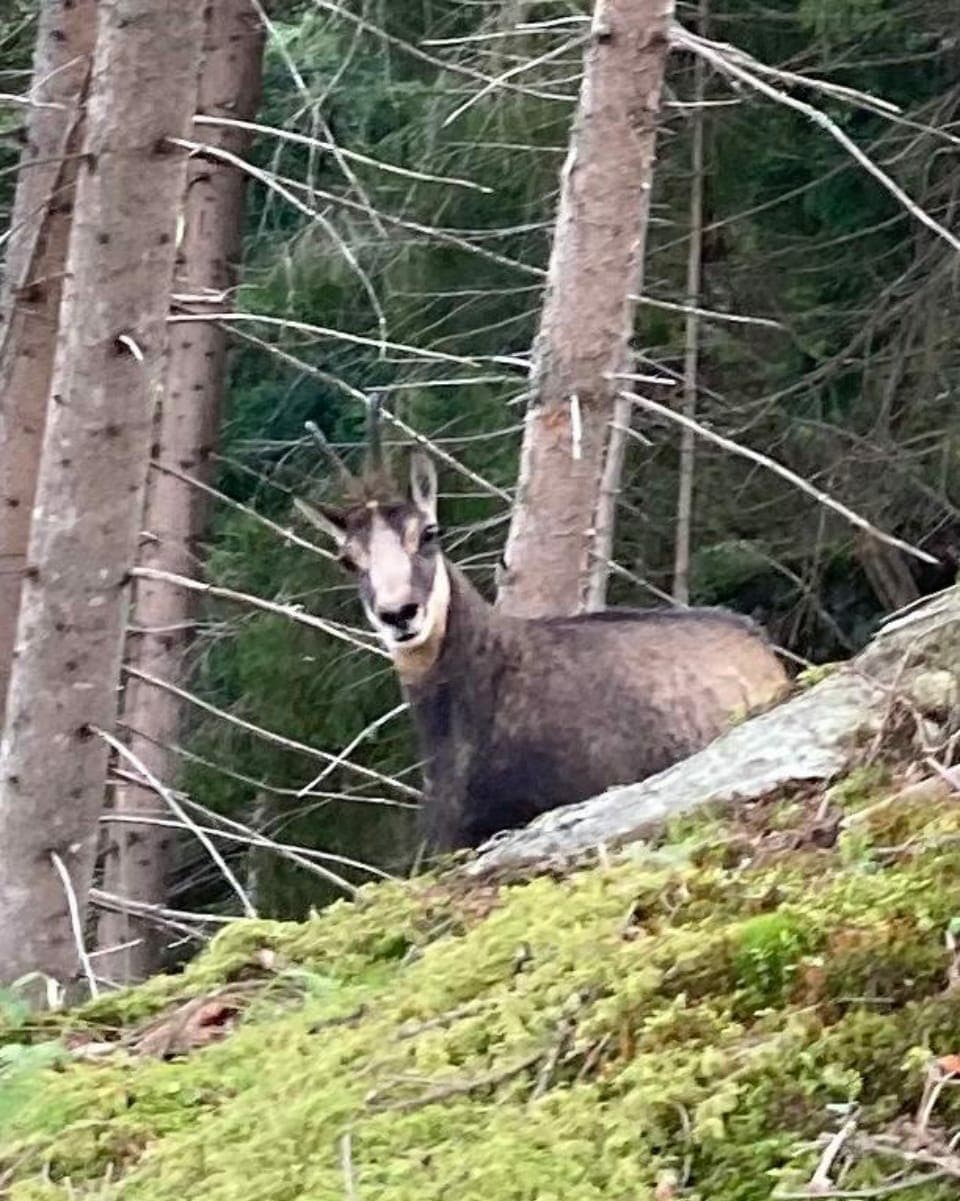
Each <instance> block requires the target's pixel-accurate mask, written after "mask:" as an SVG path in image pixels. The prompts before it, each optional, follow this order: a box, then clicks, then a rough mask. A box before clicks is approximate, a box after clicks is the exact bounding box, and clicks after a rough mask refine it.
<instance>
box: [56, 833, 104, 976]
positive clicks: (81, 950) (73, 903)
mask: <svg viewBox="0 0 960 1201" xmlns="http://www.w3.org/2000/svg"><path fill="white" fill-rule="evenodd" d="M50 858H51V860H52V861H53V866H54V867H55V868H56V871H57V875H58V876H59V877H60V882H61V884H62V885H63V891H64V893H65V894H66V898H67V909H68V910H69V911H70V929H71V930H72V931H73V941H74V945H75V946H76V948H77V958H78V959H79V960H80V966H81V967H82V968H83V974H84V975H85V976H86V978H87V985H88V986H89V988H90V995H91V996H92V997H98V996H99V995H100V990H99V988H98V986H97V976H96V973H95V972H94V970H93V964H92V963H91V962H90V956H89V955H88V954H87V948H86V947H85V946H84V942H83V922H82V920H81V918H80V905H79V904H78V902H77V894H76V891H75V890H74V887H73V881H72V880H71V879H70V873H69V872H68V871H67V868H66V865H65V864H64V862H63V860H62V859H61V858H60V856H59V855H58V854H57V852H56V851H51V852H50Z"/></svg>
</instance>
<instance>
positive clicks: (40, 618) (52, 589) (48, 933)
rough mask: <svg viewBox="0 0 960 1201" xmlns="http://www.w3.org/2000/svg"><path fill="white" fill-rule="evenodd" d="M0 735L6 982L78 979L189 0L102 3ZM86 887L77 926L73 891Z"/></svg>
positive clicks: (188, 96) (192, 57)
mask: <svg viewBox="0 0 960 1201" xmlns="http://www.w3.org/2000/svg"><path fill="white" fill-rule="evenodd" d="M98 13H99V22H100V25H99V30H98V35H97V46H96V53H95V57H94V69H93V82H92V86H91V100H90V105H89V109H88V114H87V136H86V139H85V142H84V153H83V160H82V164H81V166H80V169H79V172H78V177H77V192H76V205H75V210H74V222H73V230H72V233H71V237H70V249H69V253H68V257H67V275H66V280H65V284H64V295H63V302H62V304H61V310H60V336H59V339H58V344H57V353H56V359H55V363H54V369H53V379H52V382H51V401H50V407H49V412H48V419H47V428H46V432H45V435H44V441H43V450H42V454H41V458H40V469H39V476H38V480H37V490H36V501H35V508H34V514H33V524H32V528H31V531H30V541H29V545H28V556H27V561H28V566H27V569H26V573H25V579H24V585H23V595H22V601H21V611H20V619H19V622H18V626H17V635H16V649H15V652H14V660H13V668H12V672H11V677H10V686H9V695H8V698H7V713H6V716H7V721H6V729H5V734H4V739H3V744H2V748H0V978H3V979H5V980H11V979H16V978H18V977H20V976H22V975H23V974H25V973H27V972H30V971H40V972H43V973H44V974H46V975H47V976H50V977H53V978H54V979H56V980H59V981H61V982H63V983H64V985H65V986H66V987H67V988H68V991H69V989H70V986H71V985H72V983H73V982H74V980H75V979H76V975H77V968H78V960H79V955H78V946H77V942H78V938H77V935H78V934H79V933H81V932H82V923H83V922H84V920H85V916H86V906H87V893H88V890H89V887H90V883H91V879H92V875H93V866H94V859H95V854H96V846H97V826H98V820H97V819H98V817H99V814H100V810H101V806H102V802H103V790H104V779H105V775H106V767H107V746H106V745H105V743H104V742H103V740H102V739H101V738H100V737H98V735H97V733H96V731H97V729H98V728H105V729H111V728H112V727H113V725H114V722H115V720H116V712H117V700H118V679H119V672H120V659H121V652H122V644H123V631H124V626H125V619H126V611H127V606H128V589H127V580H128V578H129V572H130V568H131V566H132V564H133V562H134V559H135V556H136V548H137V536H138V533H139V530H140V522H141V516H142V512H143V489H144V482H145V479H146V473H147V463H148V460H149V455H150V442H151V438H152V433H153V409H154V405H155V402H156V398H157V395H158V391H159V388H160V385H161V382H162V370H163V366H164V356H165V349H166V341H167V339H166V318H167V313H168V307H169V295H170V286H171V282H172V278H173V264H174V253H175V236H176V227H177V211H178V206H179V203H180V200H181V197H182V194H183V185H184V180H185V172H186V155H185V154H184V153H183V152H182V151H180V150H178V149H176V148H175V147H174V146H172V145H171V144H170V142H169V140H168V139H169V138H170V137H183V136H184V135H186V134H187V132H188V130H189V125H190V118H191V116H192V114H193V109H194V100H195V97H196V85H197V73H198V67H199V63H200V46H201V36H202V28H203V24H202V6H201V5H198V4H197V3H196V2H195V0H163V2H161V0H101V3H100V5H99V7H98ZM58 863H59V864H61V865H62V866H64V867H65V868H66V871H67V873H68V874H69V880H70V882H71V887H72V891H73V893H74V894H75V897H76V902H77V904H76V907H75V913H74V917H75V918H76V919H78V920H79V922H80V923H81V931H75V929H74V925H73V924H72V923H71V913H70V907H69V906H68V897H67V895H66V893H67V892H68V890H67V889H66V888H65V887H64V885H63V883H62V882H61V879H60V876H59V875H58V871H57V870H55V867H56V864H58Z"/></svg>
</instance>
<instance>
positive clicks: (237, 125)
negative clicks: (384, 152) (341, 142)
mask: <svg viewBox="0 0 960 1201" xmlns="http://www.w3.org/2000/svg"><path fill="white" fill-rule="evenodd" d="M193 121H194V124H195V125H217V126H228V127H230V128H232V129H249V130H252V131H253V132H254V133H262V134H268V135H269V136H270V137H272V138H279V139H281V140H282V141H284V142H296V143H297V144H298V145H300V146H313V147H314V148H315V149H317V150H329V151H333V150H334V148H335V146H336V143H334V142H328V141H325V140H324V139H323V138H312V137H309V136H308V135H307V134H304V133H294V132H293V130H290V129H278V128H277V127H276V126H274V125H260V124H258V123H257V122H256V121H237V120H235V119H234V118H232V117H208V116H204V115H202V114H199V113H198V114H197V116H195V117H194V119H193ZM338 149H339V150H340V153H341V154H342V155H343V157H344V158H347V159H352V160H353V161H354V162H357V163H364V164H365V165H366V166H368V167H376V168H377V170H379V171H386V172H387V173H389V174H391V175H401V176H403V177H404V178H406V179H416V180H421V181H422V182H424V183H439V184H447V185H449V186H450V187H455V188H469V189H471V190H472V191H474V192H484V193H486V194H488V195H492V194H493V188H488V187H487V185H486V184H481V183H475V182H474V181H473V180H472V179H461V178H460V177H459V176H456V175H431V174H430V173H429V172H427V171H413V170H411V169H410V168H409V167H398V166H396V165H395V164H393V163H385V162H383V161H382V160H381V159H376V158H371V157H370V156H369V155H368V154H360V153H359V152H358V151H356V150H345V149H344V148H343V147H342V146H340V147H338Z"/></svg>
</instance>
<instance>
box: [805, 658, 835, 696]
mask: <svg viewBox="0 0 960 1201" xmlns="http://www.w3.org/2000/svg"><path fill="white" fill-rule="evenodd" d="M841 667H843V662H842V661H838V662H836V663H817V664H815V665H814V666H813V667H805V668H804V669H803V671H800V672H798V673H797V677H796V680H795V681H794V683H795V684H796V686H797V687H798V688H799V689H801V690H802V691H806V689H808V688H813V687H814V686H815V685H817V684H819V683H821V682H822V681H823V680H826V679H828V678H829V677H830V676H832V675H834V674H835V673H836V672H838V671H839V670H840V668H841Z"/></svg>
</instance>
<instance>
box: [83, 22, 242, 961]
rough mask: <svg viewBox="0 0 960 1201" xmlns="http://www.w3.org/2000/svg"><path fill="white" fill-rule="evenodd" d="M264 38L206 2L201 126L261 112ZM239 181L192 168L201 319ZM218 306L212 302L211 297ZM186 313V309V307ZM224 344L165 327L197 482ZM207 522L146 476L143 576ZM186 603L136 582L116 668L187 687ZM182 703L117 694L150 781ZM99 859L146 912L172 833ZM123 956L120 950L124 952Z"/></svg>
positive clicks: (179, 456)
mask: <svg viewBox="0 0 960 1201" xmlns="http://www.w3.org/2000/svg"><path fill="white" fill-rule="evenodd" d="M263 43H264V36H263V29H262V26H261V24H260V22H259V20H258V19H257V15H256V12H255V10H254V8H253V7H252V6H251V4H250V3H249V0H213V3H212V4H210V5H208V6H207V25H206V35H205V45H204V68H203V74H202V77H201V80H200V88H199V94H198V97H197V111H198V112H199V113H201V114H204V115H206V116H220V117H229V118H233V119H240V120H247V121H249V120H252V118H253V117H254V116H255V115H256V111H257V108H258V105H259V100H260V83H261V75H262V66H263ZM193 136H194V139H195V140H196V141H202V142H205V143H208V144H210V145H212V146H217V147H220V148H223V149H226V150H229V151H231V152H232V153H234V154H237V155H242V154H243V153H244V151H245V150H246V149H247V147H248V144H249V141H250V135H249V134H248V133H247V132H246V131H244V130H238V129H228V128H217V127H215V126H208V125H201V126H197V127H195V131H194V135H193ZM244 191H245V176H244V174H243V173H242V172H241V171H240V170H238V169H237V168H236V167H233V166H231V165H230V164H228V163H224V162H222V161H220V160H218V159H214V158H210V159H204V158H202V157H197V158H193V159H192V160H191V162H190V167H189V171H188V178H187V191H186V199H185V203H184V206H183V209H184V211H183V219H184V226H183V238H182V241H181V245H180V248H179V253H178V261H177V268H176V272H175V291H176V292H177V293H178V294H181V295H186V296H193V297H199V296H204V297H205V298H207V299H205V301H204V302H203V304H202V311H203V312H216V311H217V309H218V308H220V309H224V310H226V309H227V308H230V307H232V302H231V300H230V298H229V296H228V295H227V293H228V290H229V289H232V288H234V287H235V286H236V283H237V271H236V266H237V263H238V260H239V258H240V255H241V251H242V240H243V215H244V199H245V196H244ZM218 295H220V296H224V297H225V300H224V301H221V302H219V303H218V302H216V301H215V299H214V298H215V297H216V296H218ZM186 307H187V308H191V307H197V306H196V305H191V304H190V303H186ZM226 351H227V338H226V333H225V332H224V330H223V329H221V328H220V327H218V326H215V325H213V324H212V323H211V324H209V325H208V324H200V325H197V324H188V325H179V326H176V325H175V326H174V327H173V332H172V334H171V338H170V351H169V366H168V371H167V381H166V389H165V392H164V395H163V398H162V400H161V403H160V407H159V413H158V417H157V431H156V440H155V446H156V455H155V459H156V461H157V463H158V464H159V465H161V466H162V465H164V464H169V465H170V466H171V467H174V468H176V469H177V470H178V471H180V472H185V473H186V474H187V475H190V476H192V477H194V478H197V479H201V480H206V479H207V477H208V475H209V471H208V467H209V464H210V452H211V450H212V449H213V447H214V445H215V442H216V437H217V431H218V428H219V424H220V410H221V401H222V396H223V389H224V375H225V366H226ZM207 520H208V502H207V497H206V495H205V494H204V493H203V492H201V491H200V490H199V489H196V488H192V487H191V486H190V485H189V484H187V483H185V482H184V481H183V479H181V478H178V477H176V476H174V475H169V474H165V473H164V472H163V471H162V470H154V471H153V472H151V474H150V476H149V478H148V482H147V503H146V513H145V517H144V526H143V528H144V530H145V531H146V537H145V540H144V542H143V545H142V548H141V551H140V564H141V566H144V567H151V568H159V569H160V570H163V571H167V572H175V573H177V574H179V575H184V576H194V575H196V573H197V565H198V563H200V562H201V561H202V555H203V551H202V546H201V541H202V538H203V535H204V532H205V528H206V525H207ZM196 611H197V595H196V593H193V592H188V591H184V590H183V589H181V588H178V587H176V586H175V585H173V584H171V583H169V582H168V581H165V580H145V579H138V580H137V582H136V584H135V595H134V601H133V608H132V618H131V624H130V632H129V635H128V641H127V659H128V661H129V662H130V663H131V664H132V665H133V666H135V667H138V668H139V669H140V670H141V671H144V672H146V673H147V674H149V675H153V676H157V677H159V678H161V679H164V680H169V681H171V682H172V683H174V684H182V683H184V682H185V681H184V677H185V674H186V672H187V656H188V652H189V648H190V644H191V641H192V635H193V622H194V619H195V616H196ZM182 709H183V703H182V701H181V700H180V698H179V697H177V696H175V695H174V694H172V693H169V692H161V691H158V690H157V689H155V688H151V687H150V685H149V684H147V683H145V682H144V681H143V680H141V679H137V678H134V677H132V676H131V677H128V678H127V680H126V681H125V689H124V697H123V707H122V717H121V720H122V723H123V725H124V726H125V727H126V728H127V733H126V741H127V745H128V746H129V747H130V749H131V750H132V751H133V752H134V754H136V755H137V757H138V758H139V759H140V760H141V761H142V762H143V763H144V764H146V766H147V767H148V768H149V769H150V770H151V771H152V772H153V774H154V775H155V776H156V777H157V778H158V779H160V780H165V781H166V780H170V779H171V778H172V776H173V774H174V771H175V762H174V760H173V757H172V753H171V752H170V751H169V750H168V749H167V748H168V747H169V746H170V744H171V743H176V742H177V741H178V735H179V731H180V726H181V720H182ZM157 803H158V802H157V798H156V797H155V796H154V795H153V793H151V792H150V791H148V790H145V789H142V788H138V787H136V786H134V785H124V786H122V787H119V788H118V789H117V790H116V792H115V794H114V808H115V810H116V811H118V812H121V813H124V814H127V815H128V814H134V813H137V812H144V811H146V812H148V813H149V812H155V811H156V808H157ZM109 831H110V834H109V839H108V842H107V845H106V855H105V860H104V888H105V889H106V891H107V892H110V893H115V894H116V895H118V896H122V897H128V898H131V899H133V900H135V901H140V902H145V903H147V904H152V905H156V904H162V903H163V902H164V900H165V897H166V884H167V878H168V875H169V872H170V869H171V858H172V851H173V842H174V839H173V834H172V832H171V831H170V830H165V829H163V828H162V827H159V826H156V825H153V826H150V825H145V826H136V825H132V824H131V823H129V822H124V823H123V824H120V823H116V824H111V825H110V827H109ZM98 938H99V944H100V948H101V950H103V949H107V948H110V947H120V946H124V949H123V950H122V951H118V952H117V953H116V954H111V955H101V956H100V957H99V963H98V966H99V967H100V968H101V969H102V972H103V975H104V976H105V978H106V979H108V980H116V981H118V982H119V981H124V982H129V981H132V980H140V979H143V978H145V977H146V976H147V975H149V974H151V973H152V972H154V971H156V970H157V969H158V967H159V966H160V964H161V961H162V953H163V943H164V934H163V931H162V930H160V929H158V928H157V926H156V924H155V923H150V922H144V921H143V920H142V919H140V918H138V917H137V916H136V915H134V914H130V913H119V912H116V913H107V914H105V915H104V916H103V918H102V919H101V922H100V926H99V932H98ZM130 943H133V945H124V944H130Z"/></svg>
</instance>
